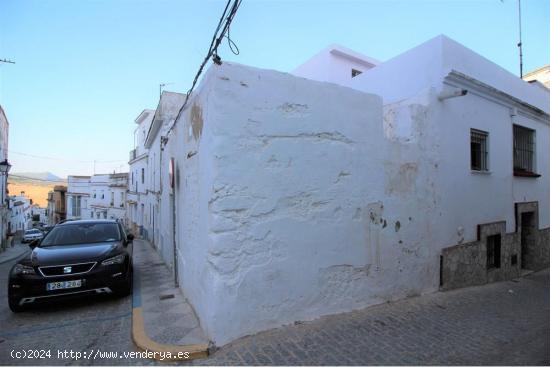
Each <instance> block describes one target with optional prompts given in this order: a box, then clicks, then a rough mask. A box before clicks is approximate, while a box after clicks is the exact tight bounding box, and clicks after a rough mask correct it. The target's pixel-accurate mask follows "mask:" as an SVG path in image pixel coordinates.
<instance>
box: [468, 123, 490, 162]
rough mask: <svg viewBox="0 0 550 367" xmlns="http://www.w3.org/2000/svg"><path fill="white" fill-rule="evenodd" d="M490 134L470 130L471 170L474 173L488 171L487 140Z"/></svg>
mask: <svg viewBox="0 0 550 367" xmlns="http://www.w3.org/2000/svg"><path fill="white" fill-rule="evenodd" d="M488 137H489V133H487V132H485V131H481V130H476V129H470V168H471V169H472V170H473V171H488V170H489V164H488V155H489V151H488V149H487V140H488Z"/></svg>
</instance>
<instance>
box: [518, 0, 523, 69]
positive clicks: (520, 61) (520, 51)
mask: <svg viewBox="0 0 550 367" xmlns="http://www.w3.org/2000/svg"><path fill="white" fill-rule="evenodd" d="M518 18H519V42H518V47H519V77H520V78H522V79H523V49H522V47H521V46H522V43H521V0H518Z"/></svg>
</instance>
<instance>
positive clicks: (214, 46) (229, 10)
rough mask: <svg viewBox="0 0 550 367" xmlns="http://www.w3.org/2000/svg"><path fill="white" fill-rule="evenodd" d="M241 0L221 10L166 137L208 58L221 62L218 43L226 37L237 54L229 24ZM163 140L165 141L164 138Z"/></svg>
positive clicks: (231, 0)
mask: <svg viewBox="0 0 550 367" xmlns="http://www.w3.org/2000/svg"><path fill="white" fill-rule="evenodd" d="M241 2H242V0H227V4H226V5H225V9H224V10H223V13H222V16H221V17H220V20H219V22H218V25H217V26H216V30H215V32H214V35H213V36H212V41H211V42H210V47H209V49H208V52H207V54H206V57H205V58H204V60H203V61H202V63H201V65H200V66H199V70H198V71H197V74H196V75H195V79H193V83H192V84H191V88H189V90H188V91H187V94H186V96H185V101H184V102H183V105H182V106H181V108H180V109H179V111H178V114H177V116H176V119H175V120H174V123H173V124H172V126H170V128H169V129H168V132H167V133H166V137H168V136H169V135H170V133H171V132H172V130H173V129H174V127H175V126H176V123H177V122H178V119H179V117H180V115H181V113H182V112H183V110H185V107H186V106H187V102H188V101H189V97H190V96H191V93H193V90H194V89H195V86H196V85H197V82H198V80H199V77H200V75H201V74H202V71H203V69H204V66H205V65H206V63H207V62H208V60H210V58H212V61H213V62H214V63H215V64H218V65H219V64H221V58H220V56H219V55H218V47H219V46H220V43H221V42H222V41H223V39H224V38H227V42H228V44H229V49H230V50H231V52H233V53H234V54H235V55H238V54H239V48H238V47H237V45H236V44H235V42H233V40H232V39H231V36H230V31H229V28H230V26H231V22H232V21H233V18H234V17H235V15H236V14H237V10H238V9H239V6H240V5H241ZM164 142H165V143H166V140H165V141H164Z"/></svg>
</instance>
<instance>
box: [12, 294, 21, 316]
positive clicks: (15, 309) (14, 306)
mask: <svg viewBox="0 0 550 367" xmlns="http://www.w3.org/2000/svg"><path fill="white" fill-rule="evenodd" d="M20 301H21V299H19V298H16V297H13V296H10V295H8V304H9V306H10V310H11V312H21V311H23V307H22V306H21V305H20V304H19V302H20Z"/></svg>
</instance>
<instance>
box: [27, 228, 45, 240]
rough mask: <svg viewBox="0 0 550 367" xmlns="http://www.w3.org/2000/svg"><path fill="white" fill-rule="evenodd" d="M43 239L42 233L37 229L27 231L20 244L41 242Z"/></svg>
mask: <svg viewBox="0 0 550 367" xmlns="http://www.w3.org/2000/svg"><path fill="white" fill-rule="evenodd" d="M43 237H44V233H43V232H42V231H41V230H39V229H36V228H34V229H27V230H26V231H25V234H24V235H23V239H22V240H21V242H23V243H27V242H32V241H34V240H41V239H42V238H43Z"/></svg>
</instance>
